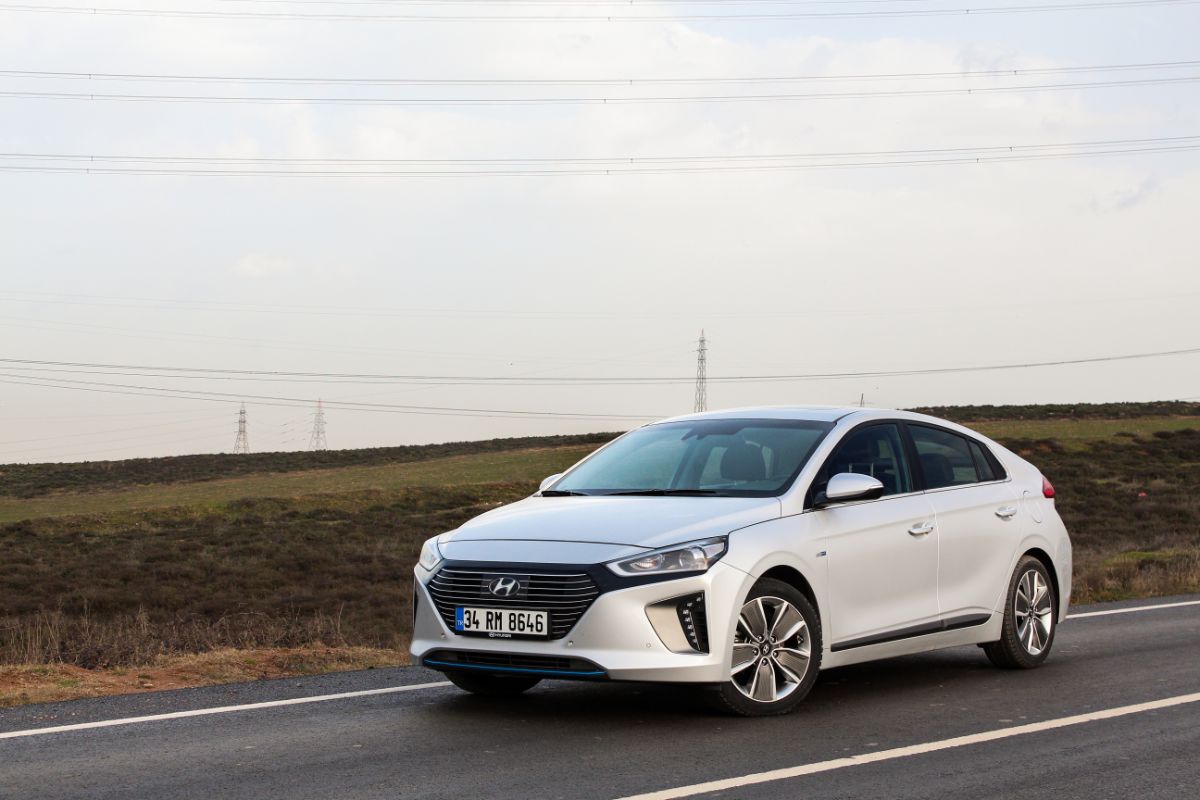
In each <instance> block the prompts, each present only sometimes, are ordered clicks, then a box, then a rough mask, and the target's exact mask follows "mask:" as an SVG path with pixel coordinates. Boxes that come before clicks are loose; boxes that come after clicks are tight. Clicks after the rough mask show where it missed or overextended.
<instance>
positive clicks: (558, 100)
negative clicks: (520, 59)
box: [0, 75, 1200, 107]
mask: <svg viewBox="0 0 1200 800" xmlns="http://www.w3.org/2000/svg"><path fill="white" fill-rule="evenodd" d="M1195 81H1200V75H1186V76H1176V77H1163V78H1128V79H1125V80H1107V81H1093V82H1073V83H1043V84H1027V85H1024V86H977V87H946V88H938V89H873V90H860V91H845V92H805V93H799V94H795V93H794V94H728V95H659V96H653V97H636V96H635V97H628V96H627V97H504V98H496V97H419V98H416V97H410V98H403V97H285V96H278V95H273V96H270V95H259V96H236V95H226V96H220V95H170V94H126V93H114V94H104V93H97V92H46V91H32V90H28V91H19V90H12V91H0V98H9V99H16V100H86V101H103V102H136V103H205V104H209V103H212V104H219V105H242V104H247V105H334V106H410V107H411V106H537V105H563V106H579V105H583V106H619V105H647V104H651V105H652V104H678V103H772V102H795V101H802V100H871V99H881V98H896V97H945V96H953V95H976V94H995V93H1007V94H1011V93H1014V92H1062V91H1079V90H1086V89H1113V88H1126V87H1133V86H1161V85H1168V84H1177V83H1193V82H1195Z"/></svg>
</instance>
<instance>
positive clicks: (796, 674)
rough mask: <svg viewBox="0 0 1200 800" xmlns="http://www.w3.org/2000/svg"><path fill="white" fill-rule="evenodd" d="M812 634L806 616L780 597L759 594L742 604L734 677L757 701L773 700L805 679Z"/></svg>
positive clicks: (778, 698)
mask: <svg viewBox="0 0 1200 800" xmlns="http://www.w3.org/2000/svg"><path fill="white" fill-rule="evenodd" d="M811 656H812V637H811V636H810V635H809V631H808V626H807V625H806V624H805V622H804V617H803V615H802V614H801V613H800V612H799V611H798V610H797V609H796V607H795V606H793V605H792V604H791V603H789V602H788V601H786V600H784V599H782V598H779V597H771V596H767V597H756V598H754V599H753V600H750V601H748V602H747V603H746V604H745V605H744V606H742V610H741V613H740V614H739V615H738V622H737V630H736V632H735V633H734V637H733V662H732V666H731V667H730V678H731V680H732V683H733V685H734V686H735V687H736V688H737V690H738V691H739V692H741V693H742V694H743V695H745V696H746V697H748V698H749V699H751V700H753V701H755V702H756V703H773V702H776V701H778V700H782V699H783V698H785V697H787V696H788V695H790V694H791V693H792V692H794V691H795V690H796V688H797V687H799V686H800V684H801V683H802V682H803V681H804V676H805V675H806V674H807V673H808V669H809V663H810V661H811Z"/></svg>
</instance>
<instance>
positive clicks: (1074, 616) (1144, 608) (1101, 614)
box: [1067, 600, 1200, 619]
mask: <svg viewBox="0 0 1200 800" xmlns="http://www.w3.org/2000/svg"><path fill="white" fill-rule="evenodd" d="M1180 606H1200V600H1186V601H1184V602H1182V603H1159V604H1158V605H1156V606H1134V607H1133V608H1110V609H1109V610H1108V611H1088V612H1086V613H1083V614H1068V615H1067V619H1083V618H1084V617H1107V616H1108V615H1109V614H1132V613H1133V612H1135V611H1155V610H1157V609H1160V608H1179V607H1180Z"/></svg>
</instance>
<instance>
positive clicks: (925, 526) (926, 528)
mask: <svg viewBox="0 0 1200 800" xmlns="http://www.w3.org/2000/svg"><path fill="white" fill-rule="evenodd" d="M908 532H909V534H910V535H912V536H926V535H928V534H931V533H933V523H932V522H918V523H917V524H916V525H913V526H912V527H911V528H909V529H908Z"/></svg>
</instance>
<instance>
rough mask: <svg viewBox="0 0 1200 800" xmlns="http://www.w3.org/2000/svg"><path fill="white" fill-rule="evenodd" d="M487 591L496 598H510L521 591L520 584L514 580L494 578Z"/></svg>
mask: <svg viewBox="0 0 1200 800" xmlns="http://www.w3.org/2000/svg"><path fill="white" fill-rule="evenodd" d="M488 591H490V592H491V593H492V594H494V595H496V597H512V596H513V595H514V594H516V593H517V592H519V591H521V582H520V581H519V580H517V579H516V578H496V579H495V580H494V581H492V582H491V583H489V584H488Z"/></svg>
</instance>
